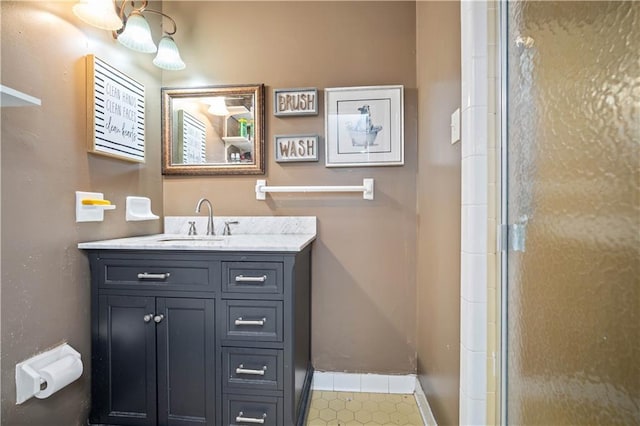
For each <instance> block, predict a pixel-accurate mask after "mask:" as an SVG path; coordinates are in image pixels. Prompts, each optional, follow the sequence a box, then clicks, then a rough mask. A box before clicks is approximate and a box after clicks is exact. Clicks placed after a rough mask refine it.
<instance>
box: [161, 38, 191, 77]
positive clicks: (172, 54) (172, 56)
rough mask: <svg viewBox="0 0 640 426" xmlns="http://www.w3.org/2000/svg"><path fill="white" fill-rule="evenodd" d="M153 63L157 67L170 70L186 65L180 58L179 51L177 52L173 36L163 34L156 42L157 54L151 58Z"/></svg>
mask: <svg viewBox="0 0 640 426" xmlns="http://www.w3.org/2000/svg"><path fill="white" fill-rule="evenodd" d="M153 64H154V65H155V66H157V67H158V68H162V69H165V70H170V71H177V70H183V69H185V67H186V65H185V63H184V61H183V60H182V58H180V52H178V46H176V42H175V41H173V38H172V37H171V36H169V35H164V36H162V38H161V39H160V43H158V54H157V55H156V57H155V59H154V60H153Z"/></svg>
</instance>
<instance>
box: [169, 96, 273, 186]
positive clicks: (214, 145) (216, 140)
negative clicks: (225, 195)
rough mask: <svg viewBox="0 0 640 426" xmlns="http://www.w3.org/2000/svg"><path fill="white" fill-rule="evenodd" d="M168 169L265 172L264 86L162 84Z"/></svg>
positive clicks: (180, 171)
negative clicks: (182, 85)
mask: <svg viewBox="0 0 640 426" xmlns="http://www.w3.org/2000/svg"><path fill="white" fill-rule="evenodd" d="M162 102H163V107H162V113H163V117H162V125H163V174H190V175H191V174H263V173H264V159H263V155H262V152H263V147H264V136H263V125H264V124H263V116H264V87H263V86H262V85H245V86H218V87H215V86H214V87H204V88H197V89H193V88H190V89H180V88H173V89H168V88H165V89H162Z"/></svg>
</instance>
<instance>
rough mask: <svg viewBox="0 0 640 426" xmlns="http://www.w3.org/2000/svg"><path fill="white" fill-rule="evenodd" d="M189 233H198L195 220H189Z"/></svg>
mask: <svg viewBox="0 0 640 426" xmlns="http://www.w3.org/2000/svg"><path fill="white" fill-rule="evenodd" d="M189 235H198V231H196V221H195V220H190V221H189Z"/></svg>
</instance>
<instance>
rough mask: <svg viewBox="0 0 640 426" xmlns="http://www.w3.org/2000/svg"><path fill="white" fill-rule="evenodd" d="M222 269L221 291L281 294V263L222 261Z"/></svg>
mask: <svg viewBox="0 0 640 426" xmlns="http://www.w3.org/2000/svg"><path fill="white" fill-rule="evenodd" d="M222 271H223V275H222V276H223V279H222V291H223V292H227V293H231V292H234V293H258V294H282V288H283V276H282V263H279V262H223V263H222Z"/></svg>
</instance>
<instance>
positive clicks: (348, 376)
mask: <svg viewBox="0 0 640 426" xmlns="http://www.w3.org/2000/svg"><path fill="white" fill-rule="evenodd" d="M311 389H313V390H324V391H336V392H374V393H403V394H407V393H414V391H415V390H416V375H415V374H405V375H399V376H396V375H387V374H353V373H337V372H330V371H315V372H314V373H313V382H312V383H311Z"/></svg>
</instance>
